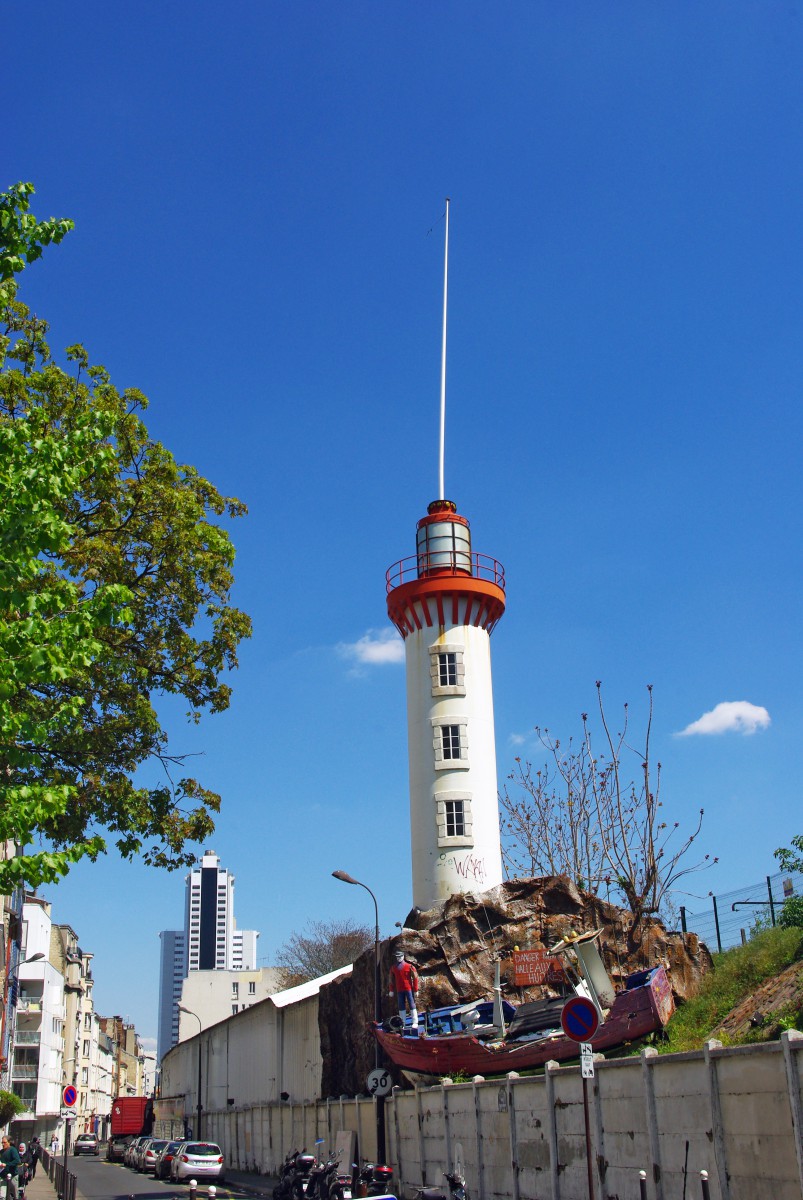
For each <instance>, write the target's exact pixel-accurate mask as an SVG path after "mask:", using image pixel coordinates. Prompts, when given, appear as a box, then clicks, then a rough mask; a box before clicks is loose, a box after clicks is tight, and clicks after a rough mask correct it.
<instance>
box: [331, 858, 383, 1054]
mask: <svg viewBox="0 0 803 1200" xmlns="http://www.w3.org/2000/svg"><path fill="white" fill-rule="evenodd" d="M332 875H333V876H334V878H335V879H339V880H341V882H342V883H353V884H355V885H356V886H357V887H361V888H365V890H366V892H367V893H368V895H369V896H370V897H371V899H372V900H373V902H374V917H375V921H374V1020H375V1021H376V1022H377V1023H379V1022H380V1021H381V1020H382V1005H381V1003H380V999H379V996H380V991H379V905H378V904H377V902H376V896H375V895H374V893H373V892H372V891H371V889H370V888H369V886H368V884H367V883H360V881H359V879H352V877H351V875H348V874H347V873H346V872H345V871H333V872H332ZM376 1065H377V1066H379V1042H377V1043H376Z"/></svg>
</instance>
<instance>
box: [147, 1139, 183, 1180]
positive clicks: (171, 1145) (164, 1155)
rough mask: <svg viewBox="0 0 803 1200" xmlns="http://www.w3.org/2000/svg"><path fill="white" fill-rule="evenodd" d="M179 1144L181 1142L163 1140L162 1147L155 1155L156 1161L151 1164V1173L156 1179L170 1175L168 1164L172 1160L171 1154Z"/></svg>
mask: <svg viewBox="0 0 803 1200" xmlns="http://www.w3.org/2000/svg"><path fill="white" fill-rule="evenodd" d="M180 1145H181V1142H165V1144H164V1146H163V1147H162V1149H161V1150H160V1151H159V1153H158V1154H157V1155H156V1162H155V1163H154V1166H153V1173H154V1175H155V1176H156V1178H157V1179H167V1178H169V1176H170V1164H171V1163H172V1161H173V1155H174V1154H175V1153H176V1150H177V1149H178V1147H179V1146H180Z"/></svg>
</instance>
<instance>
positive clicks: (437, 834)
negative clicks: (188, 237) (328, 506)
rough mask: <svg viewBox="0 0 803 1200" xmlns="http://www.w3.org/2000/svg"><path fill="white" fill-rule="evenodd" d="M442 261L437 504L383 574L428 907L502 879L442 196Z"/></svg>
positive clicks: (487, 667) (481, 579) (487, 567)
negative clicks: (456, 456)
mask: <svg viewBox="0 0 803 1200" xmlns="http://www.w3.org/2000/svg"><path fill="white" fill-rule="evenodd" d="M444 215H445V219H446V236H445V239H444V246H445V249H444V259H443V345H442V350H441V406H440V470H439V484H440V491H439V496H440V499H438V500H433V502H432V503H431V504H430V505H429V507H428V509H427V515H426V516H425V517H422V518H421V520H420V521H419V522H418V525H417V527H416V545H415V554H414V555H412V556H410V557H408V558H403V559H401V561H400V562H397V563H395V564H394V565H393V566H392V567H390V568H389V570H388V572H387V576H386V582H387V593H388V616H389V617H390V619H391V621H392V622H393V624H394V625H395V626H396V628H397V629H398V631H399V633H400V634H401V636H402V638H403V639H404V655H405V663H406V674H407V752H408V756H409V761H410V838H411V843H412V860H413V904H414V905H415V907H416V908H420V909H422V910H426V909H428V908H432V906H433V905H435V904H437V903H438V902H439V901H441V900H446V899H448V897H449V896H454V895H458V894H460V893H461V892H485V891H487V890H488V889H489V888H492V887H496V886H497V885H498V884H500V883H501V882H502V850H501V846H500V843H499V801H498V799H497V792H496V743H495V741H494V709H493V691H492V687H491V632H492V630H493V628H494V626H495V625H496V622H497V621H498V620H499V618H500V617H501V616H502V613H503V612H504V611H505V573H504V571H503V569H502V565H501V563H498V562H497V561H496V559H494V558H489V557H488V556H487V555H485V554H477V553H475V551H474V550H473V549H472V547H471V530H470V529H469V524H468V521H467V520H466V518H465V517H462V516H461V515H460V513H458V511H457V506H456V505H455V504H454V503H453V502H452V501H451V500H446V499H445V495H446V493H445V491H444V448H445V430H446V308H447V296H448V279H449V200H448V199H447V201H446V212H445V214H444Z"/></svg>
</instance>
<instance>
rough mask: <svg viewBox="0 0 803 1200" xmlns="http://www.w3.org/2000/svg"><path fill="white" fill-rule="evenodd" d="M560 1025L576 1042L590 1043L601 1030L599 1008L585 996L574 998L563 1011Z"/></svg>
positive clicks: (567, 1035)
mask: <svg viewBox="0 0 803 1200" xmlns="http://www.w3.org/2000/svg"><path fill="white" fill-rule="evenodd" d="M560 1024H561V1028H562V1030H563V1032H564V1033H565V1034H566V1037H570V1038H571V1039H572V1041H574V1042H588V1041H590V1040H591V1038H592V1037H593V1036H594V1034H595V1033H596V1032H597V1029H598V1028H599V1013H598V1012H597V1007H596V1005H595V1004H593V1003H592V1001H591V1000H587V999H586V998H585V996H573V997H572V998H571V1000H567V1001H566V1003H565V1004H564V1006H563V1009H562V1010H561V1014H560Z"/></svg>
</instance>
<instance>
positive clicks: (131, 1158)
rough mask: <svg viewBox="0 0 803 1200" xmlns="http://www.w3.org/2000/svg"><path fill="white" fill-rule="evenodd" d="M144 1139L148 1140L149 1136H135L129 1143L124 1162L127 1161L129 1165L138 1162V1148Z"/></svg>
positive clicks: (131, 1165)
mask: <svg viewBox="0 0 803 1200" xmlns="http://www.w3.org/2000/svg"><path fill="white" fill-rule="evenodd" d="M144 1141H147V1138H144V1137H135V1138H134V1139H133V1140H132V1141H130V1142H129V1143H128V1148H127V1150H126V1152H125V1157H124V1158H123V1162H124V1163H125V1165H126V1166H127V1167H133V1166H134V1164H135V1162H136V1153H137V1150H139V1148H140V1146H141V1145H142V1143H143V1142H144Z"/></svg>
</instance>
